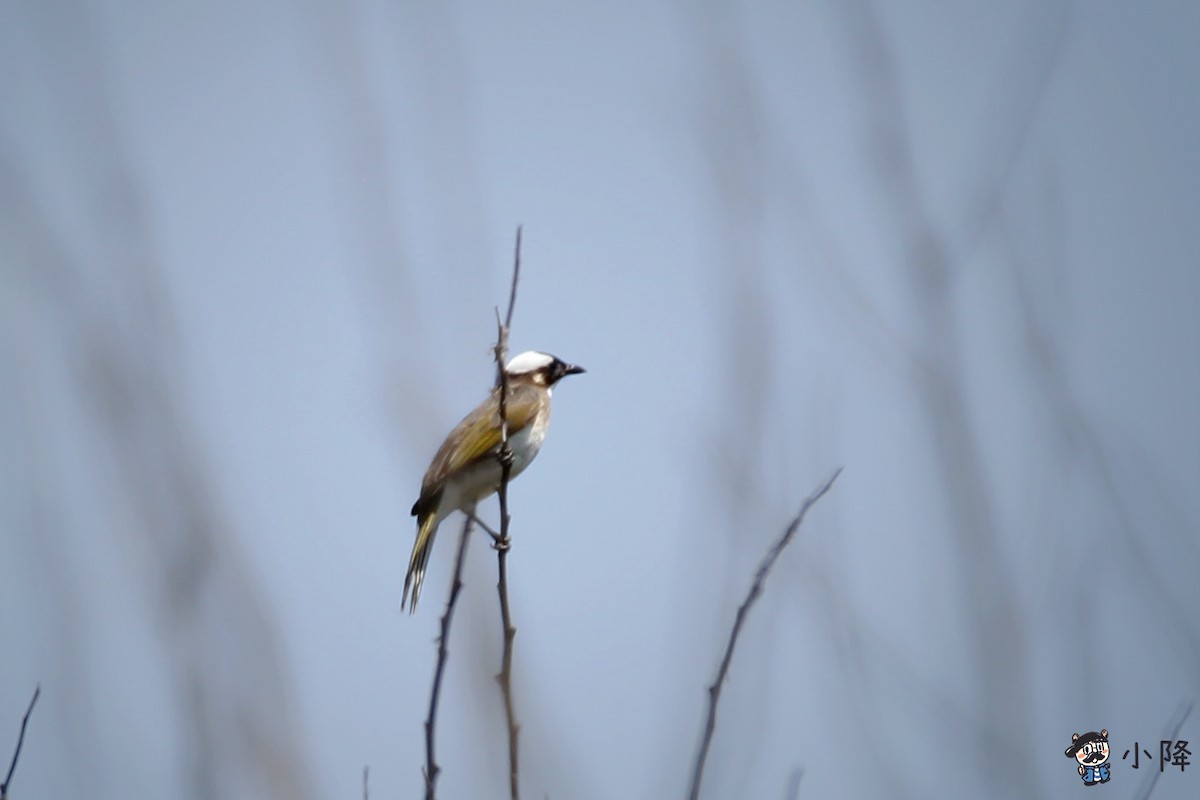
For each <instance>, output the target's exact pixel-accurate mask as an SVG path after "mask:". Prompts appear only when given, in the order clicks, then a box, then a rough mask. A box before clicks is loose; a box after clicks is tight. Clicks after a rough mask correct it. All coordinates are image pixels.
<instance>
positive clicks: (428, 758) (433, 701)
mask: <svg viewBox="0 0 1200 800" xmlns="http://www.w3.org/2000/svg"><path fill="white" fill-rule="evenodd" d="M473 519H474V514H468V515H467V517H466V520H465V521H464V522H463V528H462V534H460V535H459V537H458V555H456V556H455V557H454V582H453V583H452V584H450V597H449V599H447V601H446V611H445V613H444V614H442V626H441V633H440V634H439V635H438V655H437V667H436V668H435V669H434V672H433V688H432V689H431V690H430V692H429V716H428V717H426V718H425V769H424V770H423V772H424V774H425V800H434V797H435V796H436V795H437V778H438V773H439V772H441V767H439V766H438V765H437V760H436V759H435V758H434V754H433V744H434V726H435V725H436V724H437V709H438V700H439V699H440V698H441V696H442V675H443V674H444V673H445V670H446V659H447V657H448V656H449V654H450V651H449V650H448V649H447V647H446V642H447V641H449V639H450V623H451V621H452V620H453V618H454V608H455V606H456V605H457V603H458V593H459V591H461V590H462V586H463V583H462V571H463V562H464V561H466V558H467V541H468V540H469V539H470V538H471V521H472V520H473ZM366 790H367V771H366V770H365V769H364V770H363V793H364V796H365V793H366Z"/></svg>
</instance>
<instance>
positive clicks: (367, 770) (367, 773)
mask: <svg viewBox="0 0 1200 800" xmlns="http://www.w3.org/2000/svg"><path fill="white" fill-rule="evenodd" d="M370 777H371V767H370V765H367V766H365V767H363V800H371V791H370V790H369V789H368V788H367V785H368V784H367V781H368V780H369V779H370Z"/></svg>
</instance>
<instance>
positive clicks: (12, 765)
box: [0, 685, 42, 800]
mask: <svg viewBox="0 0 1200 800" xmlns="http://www.w3.org/2000/svg"><path fill="white" fill-rule="evenodd" d="M41 694H42V687H41V685H38V686H35V687H34V688H33V698H32V699H31V700H30V701H29V707H28V708H26V709H25V716H23V717H21V733H20V735H19V736H17V749H16V750H14V751H13V757H12V761H10V762H9V763H8V775H6V776H5V777H4V783H0V800H8V784H9V783H11V782H12V776H13V770H15V769H16V768H17V759H18V758H20V757H21V745H23V744H25V726H26V725H28V724H29V715H30V714H32V713H33V705H34V703H36V702H37V701H38V697H40V696H41Z"/></svg>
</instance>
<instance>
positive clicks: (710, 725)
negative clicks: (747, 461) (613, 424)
mask: <svg viewBox="0 0 1200 800" xmlns="http://www.w3.org/2000/svg"><path fill="white" fill-rule="evenodd" d="M841 474H842V467H838V468H837V470H835V471H834V473H833V475H831V476H830V477H829V480H827V481H825V483H824V484H823V485H822V486H821V487H820V488H819V489H817V490H816V491H815V492H813V493H812V494H810V495H809V496H808V497H806V498H805V499H804V502H803V503H802V504H801V505H800V511H799V512H798V513H797V514H796V516H795V517H794V518H793V519H792V521H791V523H790V524H789V525H788V526H787V529H786V530H784V532H783V535H782V536H780V537H779V539H778V540H777V541H776V542H775V544H773V545H771V549H770V550H768V551H767V554H766V556H764V557H763V560H762V562H761V563H760V564H759V565H758V572H756V573H755V575H754V583H753V584H751V586H750V591H749V592H748V593H747V594H746V599H745V600H743V601H742V604H741V606H739V607H738V610H737V617H736V618H735V619H734V622H733V629H732V630H730V632H729V641H728V642H727V643H726V644H725V655H724V656H723V657H722V658H721V666H720V667H719V668H718V669H717V678H716V680H714V681H713V683H712V685H711V686H709V687H708V716H707V718H706V719H705V721H704V736H703V737H702V738H701V740H700V751H699V752H698V753H697V754H696V761H695V763H694V765H693V767H692V782H691V786H690V788H689V789H688V795H687V796H688V798H689V800H697V798H699V797H700V779H701V778H702V777H703V775H704V763H705V761H707V760H708V749H709V747H711V746H712V738H713V731H714V730H716V727H717V703H718V702H719V701H720V699H721V686H722V684H724V682H725V676H726V675H727V674H728V673H729V664H730V662H731V661H732V660H733V649H734V648H735V647H736V646H737V641H738V637H739V636H740V635H741V633H742V625H744V624H745V622H746V616H747V614H748V613H749V612H750V607H751V606H753V605H754V603H755V601H756V600H758V598H759V596H760V595H761V594H762V592H763V585H764V584H765V583H766V580H767V576H768V575H769V574H770V572H771V568H772V567H774V566H775V561H776V560H777V559H778V558H779V554H780V553H782V552H783V548H785V547H787V546H788V543H789V542H791V541H792V537H793V536H795V535H796V531H798V530H800V524H801V523H802V522H804V515H805V514H807V513H808V510H809V509H810V508H812V506H813V504H814V503H816V502H817V501H818V500H820V499H821V498H822V497H823V496H824V495H825V493H826V492H828V491H829V489H830V487H832V486H833V482H834V481H836V480H837V478H838V476H839V475H841Z"/></svg>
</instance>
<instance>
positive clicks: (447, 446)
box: [413, 386, 541, 514]
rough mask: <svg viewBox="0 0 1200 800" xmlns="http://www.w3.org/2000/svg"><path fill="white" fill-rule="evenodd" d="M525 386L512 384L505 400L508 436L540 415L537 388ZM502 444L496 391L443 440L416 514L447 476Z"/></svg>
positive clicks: (414, 510)
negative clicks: (535, 389) (538, 413)
mask: <svg viewBox="0 0 1200 800" xmlns="http://www.w3.org/2000/svg"><path fill="white" fill-rule="evenodd" d="M525 388H526V387H522V386H511V387H510V388H509V392H508V397H507V399H506V409H505V410H506V412H507V416H508V435H509V436H510V437H511V436H512V435H513V434H514V433H516V432H517V431H519V430H521V429H522V428H524V427H525V426H526V425H528V424H529V423H530V422H532V421H533V418H534V417H535V416H536V415H537V412H538V407H539V405H540V403H541V397H540V395H539V393H538V392H536V391H523V389H525ZM499 446H500V392H499V390H498V389H496V390H493V391H492V394H491V396H489V397H488V399H487V400H485V401H484V402H483V404H482V405H480V406H479V407H478V408H476V409H475V410H474V411H472V412H471V413H470V414H468V415H467V416H466V418H464V419H463V421H462V422H460V423H458V425H456V426H455V428H454V430H453V431H451V432H450V435H449V436H447V437H446V441H444V442H442V446H441V448H440V449H439V450H438V452H437V455H436V456H434V457H433V463H431V464H430V465H429V469H428V471H426V473H425V480H423V481H422V482H421V498H420V499H419V500H417V503H416V505H414V506H413V514H419V513H420V510H421V509H422V508H423V507H424V506H425V505H426V503H423V502H422V501H423V500H426V498H432V497H433V496H434V495H435V494H436V493H437V492H439V491H440V490H441V487H442V485H443V484H444V483H445V481H446V479H447V478H448V477H450V476H451V475H453V474H454V473H456V472H458V471H459V470H461V469H463V468H464V467H466V466H468V465H470V464H473V463H475V462H476V461H478V460H480V459H482V458H486V457H489V454H490V453H491V451H493V450H495V449H496V448H497V447H499Z"/></svg>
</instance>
